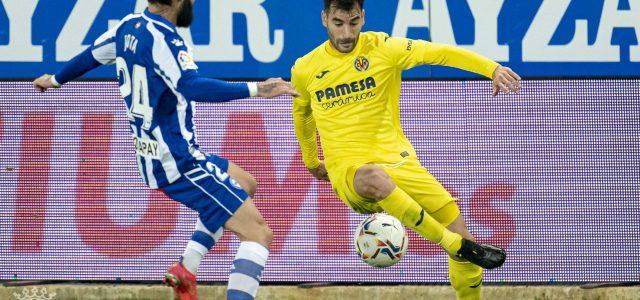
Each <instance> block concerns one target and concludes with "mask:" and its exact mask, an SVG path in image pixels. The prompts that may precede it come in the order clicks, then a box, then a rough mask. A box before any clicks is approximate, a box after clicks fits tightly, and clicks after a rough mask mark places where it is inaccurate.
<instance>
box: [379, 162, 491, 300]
mask: <svg viewBox="0 0 640 300" xmlns="http://www.w3.org/2000/svg"><path fill="white" fill-rule="evenodd" d="M390 174H391V176H392V179H393V180H394V181H395V182H397V183H398V185H399V186H400V187H401V188H403V189H404V190H405V191H406V192H407V193H408V194H409V195H411V196H412V197H413V198H414V199H415V200H416V201H417V202H418V204H420V206H421V207H422V208H423V209H424V210H425V211H427V212H428V213H429V214H430V215H431V216H432V217H433V218H434V219H436V221H438V222H439V223H440V224H442V225H443V226H446V227H447V229H449V230H450V231H452V232H455V233H458V234H460V235H461V236H462V237H463V239H464V240H463V243H465V244H466V242H465V240H467V241H471V242H475V238H474V237H473V235H472V234H471V233H470V232H469V230H468V229H467V226H466V224H465V221H464V218H463V217H462V215H461V214H460V209H459V208H458V205H457V204H456V202H455V199H454V198H453V197H452V196H451V194H450V193H449V192H448V191H447V190H446V189H445V188H444V187H443V186H442V185H441V184H440V183H439V182H438V181H437V180H436V178H435V177H434V176H433V175H431V174H430V173H429V172H427V171H426V170H425V169H424V168H423V167H422V166H421V165H420V163H419V162H418V161H417V160H416V161H407V163H406V164H404V165H403V166H402V167H399V168H397V169H394V170H393V171H392V172H390ZM500 252H502V251H501V250H500V251H498V253H500ZM449 276H450V279H451V285H452V286H453V287H454V289H455V290H456V293H457V296H458V299H465V300H472V299H480V288H481V284H482V268H481V267H480V266H478V265H475V264H473V263H471V262H468V261H466V260H464V259H461V258H460V257H458V256H452V255H450V256H449Z"/></svg>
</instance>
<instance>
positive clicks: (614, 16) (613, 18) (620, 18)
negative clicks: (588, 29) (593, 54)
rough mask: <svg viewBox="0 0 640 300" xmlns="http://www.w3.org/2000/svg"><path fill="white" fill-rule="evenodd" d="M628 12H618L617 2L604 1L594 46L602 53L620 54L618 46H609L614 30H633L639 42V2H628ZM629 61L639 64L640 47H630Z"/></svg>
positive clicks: (632, 0) (635, 0) (633, 0)
mask: <svg viewBox="0 0 640 300" xmlns="http://www.w3.org/2000/svg"><path fill="white" fill-rule="evenodd" d="M629 6H630V10H618V0H605V1H604V8H603V10H602V17H601V18H600V27H599V28H598V37H597V38H596V42H595V44H594V46H595V47H597V48H598V49H602V51H608V52H614V53H620V46H618V45H611V36H612V35H613V29H614V28H622V27H628V28H634V29H635V32H636V39H637V40H640V0H629ZM629 54H630V56H631V57H630V60H631V61H636V62H640V45H636V46H631V48H630V51H629Z"/></svg>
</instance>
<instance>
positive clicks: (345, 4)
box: [324, 0, 364, 11]
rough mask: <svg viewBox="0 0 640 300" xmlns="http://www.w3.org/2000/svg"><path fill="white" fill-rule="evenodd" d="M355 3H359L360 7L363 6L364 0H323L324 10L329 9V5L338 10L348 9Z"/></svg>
mask: <svg viewBox="0 0 640 300" xmlns="http://www.w3.org/2000/svg"><path fill="white" fill-rule="evenodd" d="M356 3H358V5H360V9H362V8H363V5H364V0H324V10H326V11H329V9H330V8H331V7H334V8H335V9H339V10H346V11H350V10H352V9H353V8H354V7H355V6H356Z"/></svg>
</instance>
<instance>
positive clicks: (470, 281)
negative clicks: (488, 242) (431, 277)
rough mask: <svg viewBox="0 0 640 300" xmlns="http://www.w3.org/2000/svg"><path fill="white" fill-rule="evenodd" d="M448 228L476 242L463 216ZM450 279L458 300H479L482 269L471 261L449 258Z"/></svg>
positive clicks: (459, 216) (454, 257) (455, 257)
mask: <svg viewBox="0 0 640 300" xmlns="http://www.w3.org/2000/svg"><path fill="white" fill-rule="evenodd" d="M447 228H448V229H449V230H451V231H453V232H457V233H459V234H460V235H462V237H464V238H465V239H467V240H470V241H474V242H475V238H474V237H473V235H471V233H470V232H469V230H467V226H466V224H465V221H464V218H463V217H462V215H460V214H458V217H457V218H456V219H455V220H454V221H453V222H452V223H451V224H450V225H449V226H447ZM449 279H450V280H451V286H452V287H453V288H454V289H455V290H456V295H457V297H458V300H479V299H480V292H481V288H482V268H481V267H480V266H478V265H475V264H473V263H471V262H469V261H466V260H464V259H461V258H458V257H457V256H449Z"/></svg>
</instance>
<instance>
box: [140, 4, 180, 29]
mask: <svg viewBox="0 0 640 300" xmlns="http://www.w3.org/2000/svg"><path fill="white" fill-rule="evenodd" d="M142 15H143V16H144V18H145V19H147V20H149V21H151V22H153V23H157V24H159V25H160V26H164V27H165V28H167V29H169V30H171V31H172V32H176V26H175V25H173V24H172V23H171V22H169V20H167V19H165V18H164V17H163V16H161V15H156V14H153V13H151V12H150V11H149V9H148V8H147V9H145V10H144V12H143V13H142Z"/></svg>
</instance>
